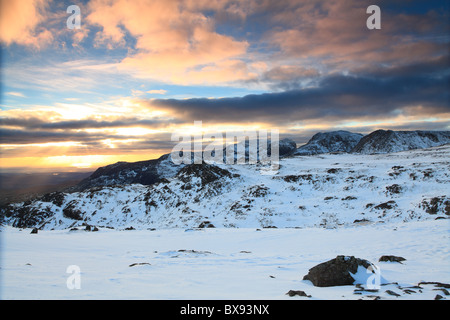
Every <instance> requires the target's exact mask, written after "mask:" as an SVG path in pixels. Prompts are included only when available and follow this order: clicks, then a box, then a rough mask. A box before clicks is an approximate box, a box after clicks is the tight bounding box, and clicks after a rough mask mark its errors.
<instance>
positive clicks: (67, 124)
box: [0, 117, 167, 130]
mask: <svg viewBox="0 0 450 320" xmlns="http://www.w3.org/2000/svg"><path fill="white" fill-rule="evenodd" d="M0 123H1V125H3V126H8V127H11V126H13V127H23V128H27V129H39V130H80V129H108V128H124V127H125V128H126V127H137V126H139V127H150V128H160V127H161V126H164V125H166V124H167V122H166V121H165V120H161V119H151V120H150V119H139V118H119V119H116V120H112V121H109V120H96V119H80V120H61V121H53V122H47V121H45V119H42V118H37V117H29V118H4V119H2V120H1V122H0Z"/></svg>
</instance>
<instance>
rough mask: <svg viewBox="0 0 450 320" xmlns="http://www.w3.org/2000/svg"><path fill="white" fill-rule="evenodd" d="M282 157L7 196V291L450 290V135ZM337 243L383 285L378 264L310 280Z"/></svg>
mask: <svg viewBox="0 0 450 320" xmlns="http://www.w3.org/2000/svg"><path fill="white" fill-rule="evenodd" d="M280 165H281V167H280V170H279V172H278V174H276V175H273V176H271V175H261V174H260V172H259V170H260V168H259V167H258V166H257V165H235V166H227V165H218V166H207V165H191V166H190V165H187V166H185V167H183V168H182V169H180V170H178V171H177V170H174V168H173V167H171V171H170V172H171V174H170V175H168V176H167V178H165V179H164V180H163V181H161V182H159V183H156V184H153V185H150V186H144V185H140V184H131V185H120V186H108V187H96V188H92V189H89V190H85V191H82V192H75V193H70V194H63V193H55V194H51V195H47V196H44V197H42V198H41V199H36V200H34V201H29V202H27V203H18V204H11V205H9V206H7V207H6V208H3V209H2V210H3V211H2V213H3V215H4V221H3V226H2V227H1V232H0V240H1V244H0V249H1V251H0V253H1V256H0V258H1V263H0V268H1V269H0V297H1V298H2V299H215V300H216V299H247V300H248V299H252V300H253V299H258V300H259V299H261V300H264V299H436V298H438V299H448V298H449V296H448V294H449V291H450V285H449V283H450V250H449V249H450V247H449V244H450V241H449V240H450V233H449V231H450V229H449V219H448V218H449V216H450V198H449V190H450V188H449V186H450V146H449V145H446V146H441V147H434V148H429V149H420V150H411V151H404V152H397V153H391V154H373V155H355V154H345V153H344V154H321V155H314V156H298V155H297V156H291V157H288V158H285V159H282V160H281V162H280ZM159 169H161V170H162V169H163V168H159ZM205 227H206V228H205ZM213 227H214V228H213ZM32 228H37V229H39V230H38V232H37V234H36V233H33V234H32V233H31V230H32ZM86 229H88V230H90V231H88V230H86ZM126 229H131V230H126ZM93 231H96V232H93ZM338 255H344V256H354V257H356V258H361V259H366V260H368V261H370V262H372V263H373V264H375V265H376V266H377V267H378V268H379V270H380V272H379V274H378V275H379V280H380V281H379V283H378V284H377V286H376V288H375V289H373V288H372V287H371V286H370V284H369V283H368V279H367V278H368V276H367V274H364V273H366V272H365V270H363V271H361V272H358V274H356V275H355V279H356V281H355V283H354V284H353V285H346V286H334V287H315V286H314V285H313V284H312V282H310V281H308V280H303V277H304V276H305V275H306V274H307V273H308V270H309V269H311V268H313V267H314V266H316V265H317V264H319V263H322V262H325V261H328V260H330V259H334V258H335V257H336V256H338ZM383 255H395V256H400V257H403V258H405V259H406V260H405V261H403V262H402V263H399V262H380V261H379V259H380V257H381V256H383ZM68 268H69V269H68ZM74 270H75V271H74ZM76 270H79V271H80V273H79V274H78V273H77V272H76ZM67 271H69V273H68V272H67ZM372 279H373V278H372ZM78 280H79V282H77V281H78ZM78 284H79V288H77V285H78ZM73 287H75V288H73ZM70 288H73V289H70ZM290 290H297V291H304V292H305V293H306V295H308V296H310V297H301V296H293V297H291V296H289V295H286V293H287V292H289V291H290Z"/></svg>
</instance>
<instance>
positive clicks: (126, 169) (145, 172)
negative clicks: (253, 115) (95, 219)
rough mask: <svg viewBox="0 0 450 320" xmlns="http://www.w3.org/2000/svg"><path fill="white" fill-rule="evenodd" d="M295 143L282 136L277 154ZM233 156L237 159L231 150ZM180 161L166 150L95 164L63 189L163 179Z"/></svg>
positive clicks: (282, 154) (288, 150)
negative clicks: (150, 155)
mask: <svg viewBox="0 0 450 320" xmlns="http://www.w3.org/2000/svg"><path fill="white" fill-rule="evenodd" d="M270 143H271V142H270V140H269V141H268V154H269V155H270V147H271V144H270ZM231 147H232V148H229V149H230V151H233V150H234V151H236V145H234V148H233V146H231ZM248 148H249V144H248V141H246V144H245V153H246V159H247V160H248ZM296 148H297V145H296V143H295V141H293V140H291V139H287V138H286V139H282V140H280V141H279V156H280V158H283V157H286V156H289V155H291V154H293V153H294V152H295V149H296ZM226 150H227V149H226V148H224V149H223V155H224V162H225V161H226V158H225V156H226ZM234 159H235V160H236V159H237V152H235V156H234ZM193 160H194V153H191V161H192V162H193ZM183 167H184V164H180V165H176V164H174V163H173V162H172V160H171V156H170V153H169V154H165V155H163V156H161V157H160V158H159V159H155V160H147V161H139V162H117V163H115V164H111V165H107V166H105V167H101V168H98V169H97V170H96V171H95V172H94V173H93V174H92V175H91V176H89V177H88V178H86V179H84V180H82V181H81V182H80V183H78V184H77V185H76V186H74V187H71V188H69V189H67V190H66V191H68V192H79V191H83V190H87V189H90V188H93V187H103V186H114V185H126V184H136V183H138V184H142V185H152V184H155V183H157V182H160V181H162V180H163V179H167V178H171V177H173V176H174V175H175V174H176V173H177V172H178V171H179V170H180V169H181V168H183Z"/></svg>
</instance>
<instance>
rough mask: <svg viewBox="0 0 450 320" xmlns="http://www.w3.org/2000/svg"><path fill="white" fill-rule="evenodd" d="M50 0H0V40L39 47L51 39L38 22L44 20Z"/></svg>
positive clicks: (7, 43) (47, 31)
mask: <svg viewBox="0 0 450 320" xmlns="http://www.w3.org/2000/svg"><path fill="white" fill-rule="evenodd" d="M49 2H51V0H1V1H0V42H3V43H5V44H6V45H10V44H12V43H17V44H20V45H25V46H30V47H34V48H37V49H39V48H41V47H43V46H45V45H47V44H49V43H50V42H51V41H52V40H53V35H52V33H51V32H50V31H49V30H47V29H44V28H39V27H38V26H39V24H40V23H41V22H43V21H44V20H45V16H46V10H47V9H48V5H49Z"/></svg>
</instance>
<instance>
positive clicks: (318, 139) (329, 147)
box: [295, 130, 363, 156]
mask: <svg viewBox="0 0 450 320" xmlns="http://www.w3.org/2000/svg"><path fill="white" fill-rule="evenodd" d="M362 137H363V135H362V134H360V133H352V132H348V131H343V130H340V131H332V132H319V133H316V134H315V135H314V136H313V137H312V138H311V139H310V140H309V141H308V143H307V144H305V145H303V146H301V147H299V148H298V149H297V151H296V152H295V154H296V155H302V156H305V155H314V154H322V153H329V152H350V151H351V150H352V149H353V148H354V147H355V146H356V145H357V144H358V142H359V141H360V140H361V138H362Z"/></svg>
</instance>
